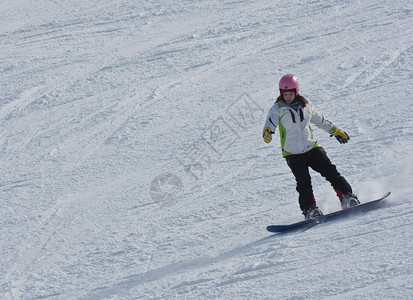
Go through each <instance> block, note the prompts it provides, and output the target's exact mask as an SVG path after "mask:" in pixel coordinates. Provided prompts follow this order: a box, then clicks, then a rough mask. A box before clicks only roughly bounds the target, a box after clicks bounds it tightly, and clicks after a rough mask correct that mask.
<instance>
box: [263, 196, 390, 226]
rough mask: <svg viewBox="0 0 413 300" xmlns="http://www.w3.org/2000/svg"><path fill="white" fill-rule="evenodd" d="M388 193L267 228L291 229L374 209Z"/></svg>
mask: <svg viewBox="0 0 413 300" xmlns="http://www.w3.org/2000/svg"><path fill="white" fill-rule="evenodd" d="M389 195H390V192H388V193H386V194H385V195H384V196H383V197H381V198H379V199H376V200H373V201H369V202H365V203H361V204H359V205H356V206H353V207H350V208H346V209H343V210H339V211H335V212H332V213H329V214H326V215H323V216H320V217H316V218H314V219H309V220H304V221H301V222H297V223H292V224H287V225H270V226H268V227H267V230H268V231H269V232H285V231H291V230H295V229H299V228H303V227H311V226H314V225H317V224H319V223H324V222H327V221H330V220H332V219H336V218H339V217H344V216H348V215H349V214H351V213H354V212H364V211H368V210H371V209H374V208H375V207H377V205H378V204H379V203H380V202H381V201H382V200H384V199H386V198H387V197H388V196H389Z"/></svg>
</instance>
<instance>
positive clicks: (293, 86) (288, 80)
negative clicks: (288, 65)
mask: <svg viewBox="0 0 413 300" xmlns="http://www.w3.org/2000/svg"><path fill="white" fill-rule="evenodd" d="M279 87H280V93H281V94H282V93H285V92H287V91H290V90H291V91H293V90H295V94H296V95H298V79H297V77H296V76H295V75H294V74H286V75H284V76H283V77H281V79H280V83H279Z"/></svg>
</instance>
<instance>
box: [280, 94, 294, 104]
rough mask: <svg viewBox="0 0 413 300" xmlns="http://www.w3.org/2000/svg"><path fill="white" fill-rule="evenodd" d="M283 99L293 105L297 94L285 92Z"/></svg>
mask: <svg viewBox="0 0 413 300" xmlns="http://www.w3.org/2000/svg"><path fill="white" fill-rule="evenodd" d="M283 97H284V100H285V102H287V103H291V102H293V101H294V99H295V93H294V92H285V93H283Z"/></svg>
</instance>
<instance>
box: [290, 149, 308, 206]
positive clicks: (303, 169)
mask: <svg viewBox="0 0 413 300" xmlns="http://www.w3.org/2000/svg"><path fill="white" fill-rule="evenodd" d="M286 161H287V164H288V166H289V167H290V169H291V171H292V172H293V174H294V177H295V180H296V182H297V187H296V190H297V192H298V193H299V197H298V202H299V203H300V208H301V210H302V211H303V212H305V211H306V210H307V209H308V208H310V207H311V206H314V205H315V199H314V195H313V187H312V186H311V177H310V173H309V170H308V164H307V162H306V158H305V155H302V154H299V155H290V156H287V157H286Z"/></svg>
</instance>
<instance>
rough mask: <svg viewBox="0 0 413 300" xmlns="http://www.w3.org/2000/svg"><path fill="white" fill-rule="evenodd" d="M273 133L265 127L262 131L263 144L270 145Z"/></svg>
mask: <svg viewBox="0 0 413 300" xmlns="http://www.w3.org/2000/svg"><path fill="white" fill-rule="evenodd" d="M273 133H274V132H273V131H271V128H270V127H265V128H264V130H263V131H262V137H263V138H264V142H266V143H267V144H269V143H271V141H272V135H271V134H273Z"/></svg>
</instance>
